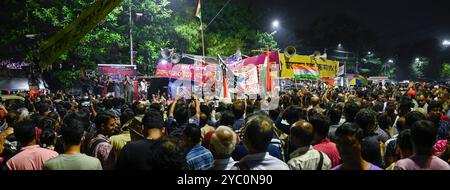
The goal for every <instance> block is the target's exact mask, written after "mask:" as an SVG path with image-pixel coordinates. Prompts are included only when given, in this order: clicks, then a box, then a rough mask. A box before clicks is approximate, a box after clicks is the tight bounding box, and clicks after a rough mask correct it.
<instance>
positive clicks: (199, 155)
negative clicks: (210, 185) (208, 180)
mask: <svg viewBox="0 0 450 190" xmlns="http://www.w3.org/2000/svg"><path fill="white" fill-rule="evenodd" d="M186 162H187V168H188V169H189V170H207V169H209V168H210V167H211V166H212V165H213V164H214V158H213V155H212V154H211V152H210V151H209V150H208V149H206V148H205V147H203V146H201V145H196V146H194V148H192V149H191V150H190V151H189V153H188V154H187V155H186Z"/></svg>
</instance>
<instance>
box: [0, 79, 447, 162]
mask: <svg viewBox="0 0 450 190" xmlns="http://www.w3.org/2000/svg"><path fill="white" fill-rule="evenodd" d="M25 99H26V100H25V101H24V102H15V103H12V104H3V105H2V106H0V166H1V169H2V170H384V169H385V170H450V165H449V163H450V142H449V139H450V130H449V128H450V119H449V117H450V98H449V88H448V87H447V86H443V85H441V86H432V85H430V84H424V83H410V85H409V86H408V87H407V88H406V89H403V88H401V87H400V86H399V85H389V86H383V85H380V84H368V85H365V86H359V87H354V88H352V89H347V88H342V87H333V86H328V87H312V86H310V87H302V88H298V89H293V90H285V91H282V92H281V93H280V101H279V103H278V104H279V106H278V107H277V108H276V109H273V110H263V109H261V105H262V104H264V103H265V102H267V101H272V100H270V99H266V98H264V99H261V98H259V97H258V98H256V99H249V98H245V99H242V100H237V99H236V100H233V101H232V102H231V103H226V102H222V101H221V102H219V103H217V102H215V101H214V100H207V99H203V98H199V97H197V96H196V95H192V96H191V99H183V98H181V97H167V96H162V95H153V98H150V99H149V100H146V99H145V98H144V99H143V100H139V101H136V100H135V101H128V100H125V99H124V98H121V97H113V96H89V95H84V96H81V97H75V96H72V95H67V94H64V93H61V92H58V93H55V94H47V95H37V96H34V97H28V96H26V97H25Z"/></svg>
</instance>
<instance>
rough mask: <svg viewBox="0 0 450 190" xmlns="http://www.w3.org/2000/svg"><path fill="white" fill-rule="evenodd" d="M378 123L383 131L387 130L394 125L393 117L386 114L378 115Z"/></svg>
mask: <svg viewBox="0 0 450 190" xmlns="http://www.w3.org/2000/svg"><path fill="white" fill-rule="evenodd" d="M377 121H378V126H379V127H380V128H381V129H383V130H387V128H388V127H389V126H391V125H392V119H391V117H389V116H388V115H385V114H378V117H377Z"/></svg>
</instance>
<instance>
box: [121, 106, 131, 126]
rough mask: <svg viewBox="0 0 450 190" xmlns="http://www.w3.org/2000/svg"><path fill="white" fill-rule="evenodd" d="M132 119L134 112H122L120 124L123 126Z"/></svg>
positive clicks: (128, 110)
mask: <svg viewBox="0 0 450 190" xmlns="http://www.w3.org/2000/svg"><path fill="white" fill-rule="evenodd" d="M133 118H134V112H133V111H132V110H131V109H127V110H124V112H122V115H120V124H122V126H123V125H125V124H126V123H127V122H128V121H130V120H131V119H133Z"/></svg>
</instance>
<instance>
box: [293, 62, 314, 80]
mask: <svg viewBox="0 0 450 190" xmlns="http://www.w3.org/2000/svg"><path fill="white" fill-rule="evenodd" d="M292 69H294V77H295V79H310V80H319V69H318V68H317V67H311V66H305V65H298V64H294V65H292Z"/></svg>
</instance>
